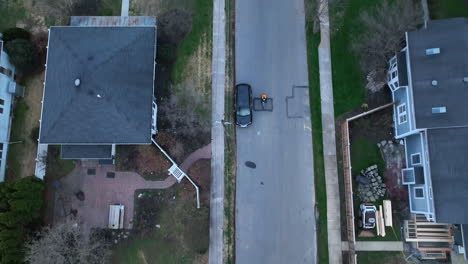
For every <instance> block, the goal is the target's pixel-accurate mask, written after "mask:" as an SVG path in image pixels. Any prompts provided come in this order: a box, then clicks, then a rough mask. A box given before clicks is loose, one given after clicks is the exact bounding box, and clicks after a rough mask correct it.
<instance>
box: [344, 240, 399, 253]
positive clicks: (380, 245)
mask: <svg viewBox="0 0 468 264" xmlns="http://www.w3.org/2000/svg"><path fill="white" fill-rule="evenodd" d="M347 248H348V241H343V242H342V249H343V250H347ZM355 249H356V251H403V242H401V241H356V247H355Z"/></svg>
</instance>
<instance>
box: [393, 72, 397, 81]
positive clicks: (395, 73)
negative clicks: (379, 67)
mask: <svg viewBox="0 0 468 264" xmlns="http://www.w3.org/2000/svg"><path fill="white" fill-rule="evenodd" d="M397 76H398V73H397V71H394V72H392V79H393V78H396V77H397Z"/></svg>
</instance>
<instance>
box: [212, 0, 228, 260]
mask: <svg viewBox="0 0 468 264" xmlns="http://www.w3.org/2000/svg"><path fill="white" fill-rule="evenodd" d="M225 28H226V14H225V1H224V0H215V1H214V2H213V57H212V96H211V104H212V106H211V107H212V108H211V111H212V112H211V120H212V122H213V126H212V128H211V146H212V151H211V153H212V158H211V198H210V248H209V263H210V264H221V263H223V246H224V241H223V227H224V126H223V120H224V94H225V92H224V90H225V89H224V87H225V82H226V75H225V74H226V71H225V70H226V32H225Z"/></svg>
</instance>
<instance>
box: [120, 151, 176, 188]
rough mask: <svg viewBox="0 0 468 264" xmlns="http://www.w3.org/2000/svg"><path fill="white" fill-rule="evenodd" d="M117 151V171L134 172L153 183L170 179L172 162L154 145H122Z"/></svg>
mask: <svg viewBox="0 0 468 264" xmlns="http://www.w3.org/2000/svg"><path fill="white" fill-rule="evenodd" d="M117 151H118V153H117V162H116V166H117V170H119V171H134V172H136V173H138V174H140V175H141V176H143V178H145V179H146V180H152V181H160V180H164V179H166V178H167V177H168V172H167V170H168V169H169V167H171V162H170V161H169V160H168V159H167V158H166V157H165V156H164V154H163V153H161V152H160V151H159V150H158V149H157V148H156V147H155V146H154V145H122V146H117Z"/></svg>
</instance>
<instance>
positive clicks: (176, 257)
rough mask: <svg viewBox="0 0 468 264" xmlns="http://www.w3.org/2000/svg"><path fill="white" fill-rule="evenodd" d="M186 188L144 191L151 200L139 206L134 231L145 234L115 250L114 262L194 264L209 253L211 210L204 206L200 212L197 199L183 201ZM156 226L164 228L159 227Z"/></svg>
mask: <svg viewBox="0 0 468 264" xmlns="http://www.w3.org/2000/svg"><path fill="white" fill-rule="evenodd" d="M183 188H186V187H183V186H182V185H175V186H174V187H172V188H170V189H166V190H147V191H144V193H145V197H150V198H146V199H147V200H146V201H143V202H142V205H141V204H138V203H137V204H136V205H135V209H136V211H135V216H136V217H135V218H134V221H135V223H134V229H135V230H134V232H137V233H138V232H141V234H137V235H136V237H134V238H132V239H131V240H129V241H127V242H124V243H122V244H120V245H119V246H117V247H116V248H114V250H113V255H112V262H111V263H117V264H118V263H122V264H128V263H136V264H137V263H138V264H140V263H141V264H146V263H181V264H184V263H187V264H190V263H193V261H194V260H195V259H196V257H197V256H199V255H200V254H206V253H207V250H208V246H209V207H208V206H207V205H205V204H202V206H201V208H200V209H197V208H196V203H195V200H194V197H193V196H190V197H187V198H181V197H182V196H181V192H182V191H183ZM136 196H137V194H136ZM173 196H174V197H176V200H173V199H172V197H173ZM144 199H145V198H144ZM136 201H139V200H136ZM148 203H150V204H149V205H148ZM141 206H143V207H141ZM156 224H157V225H160V228H155V225H156Z"/></svg>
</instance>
